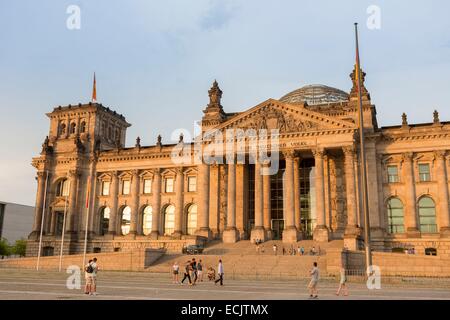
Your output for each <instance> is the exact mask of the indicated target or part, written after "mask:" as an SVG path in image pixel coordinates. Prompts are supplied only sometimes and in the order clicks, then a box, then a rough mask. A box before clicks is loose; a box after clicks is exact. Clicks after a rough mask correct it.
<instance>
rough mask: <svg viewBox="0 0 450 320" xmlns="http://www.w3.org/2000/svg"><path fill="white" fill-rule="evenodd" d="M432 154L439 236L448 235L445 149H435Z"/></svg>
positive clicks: (448, 219)
mask: <svg viewBox="0 0 450 320" xmlns="http://www.w3.org/2000/svg"><path fill="white" fill-rule="evenodd" d="M434 156H435V161H436V181H437V185H438V198H439V211H438V215H439V221H440V223H439V225H440V232H441V236H443V237H450V215H449V199H448V198H449V194H448V180H447V179H448V176H447V170H446V163H445V151H443V150H439V151H435V152H434Z"/></svg>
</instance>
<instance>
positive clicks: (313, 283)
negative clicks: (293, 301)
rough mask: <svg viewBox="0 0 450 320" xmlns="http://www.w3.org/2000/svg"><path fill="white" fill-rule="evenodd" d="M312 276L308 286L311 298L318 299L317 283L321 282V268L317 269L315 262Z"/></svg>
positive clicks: (311, 272)
mask: <svg viewBox="0 0 450 320" xmlns="http://www.w3.org/2000/svg"><path fill="white" fill-rule="evenodd" d="M310 274H311V281H310V282H309V285H308V288H309V297H310V298H317V297H318V291H317V283H318V282H319V268H318V267H317V262H314V264H313V268H312V269H311V271H310Z"/></svg>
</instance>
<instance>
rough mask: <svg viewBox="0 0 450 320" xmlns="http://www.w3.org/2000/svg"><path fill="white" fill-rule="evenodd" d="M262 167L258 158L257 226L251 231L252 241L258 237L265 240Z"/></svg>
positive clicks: (256, 164) (256, 188)
mask: <svg viewBox="0 0 450 320" xmlns="http://www.w3.org/2000/svg"><path fill="white" fill-rule="evenodd" d="M262 169H263V168H262V163H261V162H260V160H259V159H257V160H256V162H255V226H254V227H253V229H252V231H251V233H250V241H251V242H255V240H256V239H258V240H261V241H265V231H264V215H263V207H264V199H263V172H262Z"/></svg>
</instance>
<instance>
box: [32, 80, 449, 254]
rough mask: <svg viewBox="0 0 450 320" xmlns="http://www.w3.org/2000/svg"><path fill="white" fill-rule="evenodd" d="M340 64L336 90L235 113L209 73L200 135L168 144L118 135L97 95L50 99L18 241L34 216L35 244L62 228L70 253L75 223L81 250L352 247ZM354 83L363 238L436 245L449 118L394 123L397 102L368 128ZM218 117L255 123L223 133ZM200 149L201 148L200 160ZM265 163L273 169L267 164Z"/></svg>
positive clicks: (353, 210)
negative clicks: (29, 208) (388, 121)
mask: <svg viewBox="0 0 450 320" xmlns="http://www.w3.org/2000/svg"><path fill="white" fill-rule="evenodd" d="M354 74H355V71H353V73H352V74H351V79H352V82H353V87H352V89H351V91H350V93H349V94H347V93H345V92H343V91H340V90H338V89H333V88H329V87H325V86H316V87H313V86H308V87H305V88H302V89H299V90H296V91H294V92H293V93H291V94H287V95H286V96H284V97H283V98H281V99H279V100H276V99H268V100H266V101H264V102H262V103H260V104H258V105H256V106H255V107H253V108H251V109H249V110H247V111H244V112H238V113H226V112H225V111H224V108H223V106H222V105H221V97H222V91H221V89H220V88H219V85H218V83H217V82H216V81H215V82H214V83H213V86H212V87H211V89H210V90H209V92H208V93H209V100H210V101H209V104H208V105H207V107H206V108H205V110H203V113H204V116H203V119H202V136H201V137H200V138H196V139H195V140H194V141H193V142H184V141H183V137H182V136H181V137H180V141H179V143H178V144H176V145H165V144H163V143H162V139H161V137H158V140H157V142H156V144H155V145H153V146H141V145H140V139H139V138H138V139H136V145H135V146H134V147H125V145H124V142H125V134H126V128H127V127H129V126H130V124H129V123H128V122H126V120H125V118H124V117H123V116H122V115H118V114H117V113H116V112H114V111H112V110H110V109H109V108H106V107H104V106H102V105H101V104H98V103H89V104H79V105H75V106H71V105H69V106H65V107H57V108H55V109H54V110H53V111H52V112H51V113H48V114H47V115H48V117H49V118H50V132H49V136H48V138H46V140H45V142H44V144H43V148H42V153H41V155H40V156H39V157H36V158H34V159H33V165H34V166H35V167H36V169H37V175H38V176H37V194H36V213H35V221H34V226H33V232H32V233H31V234H30V236H29V250H28V251H29V252H28V254H29V255H35V254H36V253H37V244H38V241H39V238H40V231H41V230H42V233H43V239H44V246H45V247H46V248H47V249H46V250H47V251H46V253H51V252H52V250H57V247H58V246H60V242H61V238H62V232H64V233H65V236H64V241H65V246H67V250H66V249H64V250H66V251H67V253H73V254H74V253H80V252H82V251H83V245H84V238H85V236H86V235H87V239H88V250H90V251H97V252H98V251H100V250H101V251H102V252H108V251H114V250H115V251H117V250H120V249H118V248H124V249H126V250H127V249H130V248H146V247H148V248H160V247H161V243H166V246H168V244H169V243H170V247H171V248H173V251H177V250H181V248H182V247H183V246H184V245H188V244H201V243H204V242H205V241H210V240H213V239H221V240H223V241H224V242H231V243H232V242H236V241H240V240H246V239H250V240H251V241H256V240H260V241H266V240H269V239H280V240H283V242H287V243H292V242H296V241H298V240H301V239H306V238H313V239H314V240H317V241H330V240H334V239H344V243H345V245H346V246H347V247H348V249H351V250H354V249H358V248H360V245H361V240H362V236H363V234H364V232H363V226H364V217H363V214H362V210H361V208H362V206H361V202H362V197H361V192H360V190H361V173H360V170H359V168H360V160H359V149H358V148H359V143H358V142H359V139H358V126H357V119H358V97H357V96H356V95H355V87H356V83H355V77H354ZM362 91H363V97H362V98H363V99H362V100H363V106H362V115H363V119H364V130H365V151H366V159H367V172H368V196H369V216H370V226H371V230H370V232H371V241H372V245H373V247H374V248H375V249H376V250H380V251H383V250H386V251H389V250H392V248H395V247H396V244H397V247H399V246H401V245H402V244H404V243H408V244H413V246H417V247H420V248H422V247H423V253H425V251H427V252H428V253H430V252H432V250H431V249H433V248H434V249H436V250H437V252H438V254H439V255H441V254H442V255H447V256H448V255H449V253H448V250H440V249H439V245H440V244H441V243H444V242H445V243H447V242H446V241H447V240H446V239H447V238H448V237H449V235H450V215H449V180H448V170H449V169H450V161H449V160H450V158H449V157H450V156H449V154H448V151H449V150H450V140H449V135H450V123H448V122H441V121H440V120H439V116H438V114H437V112H435V113H434V116H433V122H432V123H424V124H416V125H414V124H408V122H407V119H406V115H403V117H402V120H403V121H402V124H401V125H399V126H392V127H381V128H380V127H378V123H377V118H376V108H375V106H374V105H373V104H372V103H371V98H370V94H369V93H368V91H367V89H366V88H365V87H363V90H362ZM315 94H317V96H314V95H315ZM230 130H231V131H233V130H234V131H239V132H246V133H248V132H249V131H252V130H254V131H252V132H257V133H258V134H257V135H254V136H251V135H250V136H248V135H247V136H244V137H242V136H239V135H237V136H232V137H231V138H230V136H228V132H229V131H230ZM273 130H276V131H273ZM234 131H233V132H234ZM261 132H264V133H265V135H264V136H263V135H261ZM269 132H270V133H269ZM274 132H276V133H274ZM217 133H221V134H222V140H221V139H218V138H217ZM274 141H275V142H274ZM241 142H243V145H244V147H243V149H239V148H240V146H241V144H240V143H241ZM256 143H258V144H259V146H261V145H264V146H266V147H267V146H269V148H268V150H266V151H267V152H268V153H267V154H270V158H269V160H268V159H267V158H263V157H261V156H260V154H258V153H252V147H253V146H254V145H255V144H256ZM224 145H227V146H230V148H231V150H232V152H226V151H225V150H227V151H229V150H230V149H227V148H228V147H226V148H224V147H223V146H224ZM205 150H209V151H211V150H213V152H212V153H211V152H210V153H209V154H210V158H208V161H206V158H203V157H202V155H204V151H205ZM275 154H276V155H277V156H279V158H277V160H276V161H275V160H274V158H273V157H272V156H273V155H275ZM211 155H212V156H211ZM211 158H212V159H213V161H210V160H211ZM199 159H200V161H198V160H199ZM275 162H276V163H275ZM275 164H276V165H277V166H278V167H279V170H281V171H280V172H282V175H281V174H280V175H277V172H270V173H267V172H269V167H271V166H272V167H273V166H274V165H275ZM41 222H43V225H42V228H41ZM64 225H65V228H64V227H63V226H64ZM94 248H95V249H94ZM166 249H167V248H166ZM425 249H427V250H425ZM418 251H419V250H418Z"/></svg>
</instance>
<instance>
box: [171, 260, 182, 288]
mask: <svg viewBox="0 0 450 320" xmlns="http://www.w3.org/2000/svg"><path fill="white" fill-rule="evenodd" d="M179 271H180V266H179V265H178V262H175V263H174V264H173V266H172V282H173V283H178V282H179V281H178V273H179Z"/></svg>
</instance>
